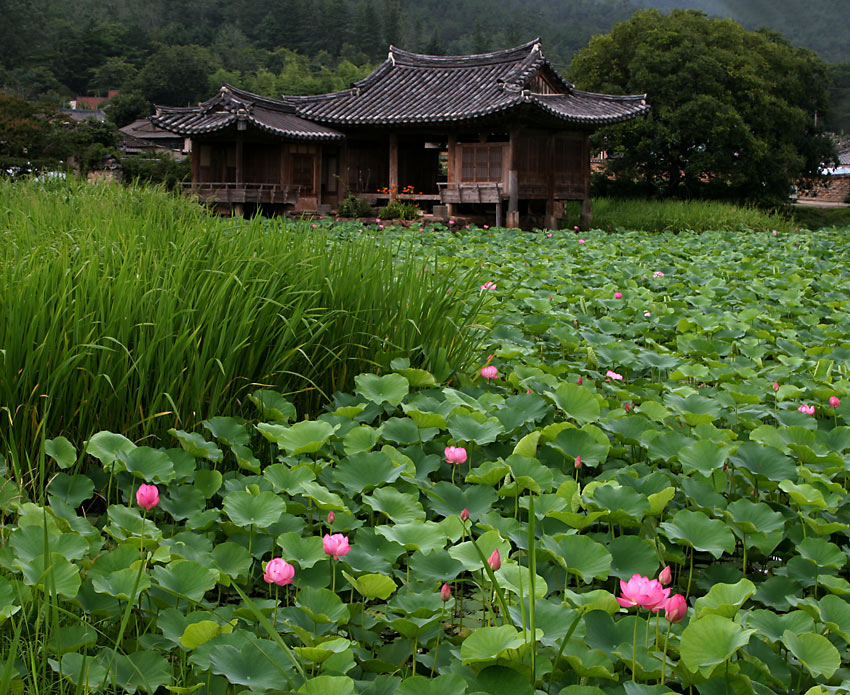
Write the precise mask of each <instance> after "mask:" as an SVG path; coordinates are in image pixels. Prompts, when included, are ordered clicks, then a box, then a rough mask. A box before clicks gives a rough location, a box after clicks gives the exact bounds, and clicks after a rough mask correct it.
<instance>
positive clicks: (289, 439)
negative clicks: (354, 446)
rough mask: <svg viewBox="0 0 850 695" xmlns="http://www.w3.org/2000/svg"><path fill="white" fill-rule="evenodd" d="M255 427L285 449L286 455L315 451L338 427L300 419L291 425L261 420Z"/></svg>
mask: <svg viewBox="0 0 850 695" xmlns="http://www.w3.org/2000/svg"><path fill="white" fill-rule="evenodd" d="M257 429H258V430H259V431H260V433H261V434H262V435H263V436H264V437H265V438H266V439H268V440H269V441H270V442H274V443H275V444H277V445H278V447H280V448H281V449H283V450H284V451H286V453H287V455H288V456H295V455H296V454H313V453H315V452H317V451H318V450H319V449H321V448H322V447H323V446H324V445H325V442H327V441H328V440H329V439H330V438H331V435H333V433H334V432H336V431H337V430H338V429H339V425H331V424H330V423H328V422H325V421H324V420H302V421H301V422H296V423H295V424H294V425H292V426H291V427H284V426H282V425H268V424H266V423H263V422H261V423H260V424H259V425H257Z"/></svg>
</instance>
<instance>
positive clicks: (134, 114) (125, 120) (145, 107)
mask: <svg viewBox="0 0 850 695" xmlns="http://www.w3.org/2000/svg"><path fill="white" fill-rule="evenodd" d="M103 110H104V112H105V113H106V118H107V119H108V120H109V121H110V122H111V123H114V124H115V126H116V127H117V128H123V127H124V126H125V125H129V124H130V123H132V122H133V121H135V120H138V119H139V118H144V117H145V116H148V115H150V113H151V105H150V102H149V101H148V100H147V99H145V97H144V95H143V94H142V93H141V92H135V91H130V92H121V93H120V94H116V95H115V96H114V97H112V98H111V99H110V100H109V101H107V102H106V103H104V105H103Z"/></svg>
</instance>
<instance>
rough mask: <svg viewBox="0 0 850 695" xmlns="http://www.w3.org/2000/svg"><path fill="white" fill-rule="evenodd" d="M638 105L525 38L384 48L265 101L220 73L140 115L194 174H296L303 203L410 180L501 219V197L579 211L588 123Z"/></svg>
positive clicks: (512, 215) (196, 177)
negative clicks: (210, 93)
mask: <svg viewBox="0 0 850 695" xmlns="http://www.w3.org/2000/svg"><path fill="white" fill-rule="evenodd" d="M648 111H649V106H648V105H647V104H646V101H645V95H631V96H615V95H607V94H594V93H590V92H583V91H580V90H577V89H576V88H575V87H574V86H573V85H571V84H570V83H568V82H567V81H566V80H565V79H564V78H563V77H562V76H561V75H560V74H558V72H557V70H556V69H555V68H554V67H553V66H552V64H551V63H549V61H548V60H547V59H546V57H545V56H544V55H543V52H542V50H541V47H540V42H539V40H537V39H535V40H534V41H529V42H528V43H525V44H523V45H522V46H517V47H515V48H510V49H507V50H503V51H496V52H493V53H485V54H477V55H467V56H431V55H422V54H417V53H411V52H408V51H404V50H401V49H399V48H396V47H394V46H391V47H390V50H389V54H388V56H387V59H386V60H385V61H384V62H383V63H382V64H381V65H380V66H379V67H378V68H377V69H376V70H375V71H374V72H373V73H372V74H371V75H369V76H367V77H366V78H364V79H362V80H360V81H358V82H355V83H353V84H352V85H351V87H350V88H349V89H347V90H344V91H341V92H334V93H331V94H320V95H315V96H286V95H284V96H283V97H282V98H281V99H270V98H268V97H261V96H258V95H256V94H251V93H250V92H245V91H244V90H240V89H238V88H237V87H234V86H231V85H223V86H222V88H221V91H220V92H219V94H218V95H216V96H215V97H213V98H212V99H210V100H208V101H206V102H203V103H201V104H200V105H199V106H198V107H195V108H182V109H180V108H164V107H161V108H159V109H158V111H157V115H156V116H154V117H152V120H153V122H154V123H155V124H156V125H157V126H158V127H161V128H165V129H167V130H170V131H172V132H174V133H178V134H181V135H185V136H188V137H191V138H192V139H193V141H197V145H196V146H195V147H193V150H194V153H193V182H194V183H195V184H200V183H205V184H210V185H212V184H221V185H222V186H224V185H225V184H227V185H228V186H231V187H232V186H234V185H237V184H239V185H243V186H249V185H252V184H255V183H268V184H276V185H278V186H281V187H289V188H288V190H291V188H292V187H293V186H297V187H298V189H297V190H296V194H297V197H298V203H297V205H298V206H299V207H300V209H306V210H309V209H318V208H319V206H320V205H330V206H331V208H332V207H334V206H335V205H336V204H337V203H338V202H339V200H341V198H342V197H343V196H344V195H346V194H347V193H349V192H353V193H355V194H357V195H360V196H361V197H366V198H367V199H370V200H372V201H377V200H380V199H381V196H382V195H384V196H386V193H384V194H382V193H381V191H386V190H389V191H391V194H392V195H395V194H396V192H397V191H400V190H403V189H407V190H410V189H413V190H414V191H416V192H418V193H417V194H416V196H415V197H416V199H417V200H418V201H419V202H420V203H424V204H430V203H442V204H444V205H447V206H448V210H447V212H448V213H449V214H452V213H453V212H461V213H462V212H464V210H465V209H466V208H467V207H468V206H473V207H480V205H481V204H487V205H489V206H493V205H495V206H496V217H497V222H500V221H501V217H502V211H503V207H504V206H505V205H507V222H508V224H509V225H512V226H515V225H518V224H519V221H520V215H521V214H523V215H527V216H528V217H529V219H535V218H544V217H545V220H544V221H545V224H546V225H547V226H555V225H556V224H557V217H559V216H560V213H561V211H562V207H563V203H564V201H567V200H579V201H582V221H583V222H584V223H588V222H589V220H590V207H589V205H590V202H589V199H590V190H589V189H590V152H589V140H588V138H589V135H590V133H591V132H592V131H593V130H594V129H596V128H598V127H601V126H604V125H608V124H610V123H617V122H621V121H625V120H628V119H631V118H634V117H636V116H639V115H641V114H644V113H646V112H648ZM249 150H250V152H249ZM441 153H442V160H441ZM443 162H445V163H444V164H443ZM311 172H312V178H311V177H310V173H311ZM234 195H236V196H237V197H238V196H240V195H242V193H241V192H240V193H236V194H234ZM224 197H225V198H226V197H227V196H226V195H225V196H224ZM219 200H220V198H219ZM259 202H266V201H264V200H260V201H259ZM453 208H454V209H453ZM470 209H472V208H470Z"/></svg>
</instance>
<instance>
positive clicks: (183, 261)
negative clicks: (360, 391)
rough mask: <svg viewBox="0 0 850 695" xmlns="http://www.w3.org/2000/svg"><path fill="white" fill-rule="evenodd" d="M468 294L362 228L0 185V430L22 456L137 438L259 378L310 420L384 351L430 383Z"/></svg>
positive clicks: (160, 195)
mask: <svg viewBox="0 0 850 695" xmlns="http://www.w3.org/2000/svg"><path fill="white" fill-rule="evenodd" d="M464 289H467V290H468V292H467V291H463V290H464ZM449 290H450V291H449ZM476 290H477V287H476V286H475V284H474V282H473V279H472V278H471V277H469V276H467V274H466V271H458V272H455V269H453V268H446V269H444V270H443V271H442V272H439V271H438V268H437V267H436V266H434V267H431V268H426V266H425V265H424V261H422V260H418V259H413V258H408V257H406V256H405V255H404V252H403V251H402V250H401V249H400V248H399V247H395V248H394V247H392V246H390V245H389V244H386V243H382V242H381V240H380V239H372V238H368V235H364V236H363V237H358V238H347V239H340V238H334V237H331V236H330V235H328V234H327V233H325V232H324V231H323V230H322V229H321V228H318V229H315V228H313V227H312V226H311V225H310V224H309V223H304V222H297V223H293V222H285V221H283V220H263V219H259V218H258V219H253V220H241V219H240V220H227V219H221V218H217V217H214V216H212V215H209V214H208V213H206V212H205V211H204V210H202V209H201V208H199V207H198V206H196V205H194V204H192V203H190V202H188V201H186V200H181V199H179V198H176V197H173V196H170V195H168V194H166V193H164V192H163V191H161V190H156V189H151V188H130V189H124V188H120V187H115V186H109V185H103V186H91V185H86V184H84V183H83V184H80V183H77V182H49V183H44V184H40V183H38V182H27V183H14V184H13V183H9V182H0V438H2V440H5V442H6V445H7V446H6V447H5V448H6V449H7V450H8V451H9V452H11V453H12V456H13V457H15V456H20V457H26V458H27V459H29V458H30V455H31V453H32V452H33V451H35V448H36V446H37V444H38V443H39V441H40V439H41V438H43V437H55V436H58V435H60V434H61V435H64V436H67V437H68V438H69V439H71V440H72V441H74V442H75V443H79V442H81V440H83V439H85V438H87V437H88V436H90V435H91V434H92V433H94V432H97V431H100V430H112V431H116V432H122V433H124V434H125V435H127V436H130V437H135V438H142V437H146V436H147V437H149V438H150V442H149V443H152V442H157V441H158V438H159V437H160V436H161V435H162V433H163V432H165V431H166V430H167V429H168V428H170V427H178V428H181V429H192V428H194V427H196V426H197V424H198V423H199V422H200V421H201V420H203V419H204V418H206V417H209V416H211V415H220V414H239V413H240V411H241V406H242V403H243V401H244V400H245V398H246V396H247V394H248V393H250V392H252V391H253V390H255V389H256V388H259V387H269V388H274V389H277V390H280V391H282V392H284V393H287V394H289V395H290V396H291V397H294V400H295V401H296V403H297V404H298V405H299V411H300V412H301V413H304V414H306V413H312V414H315V413H317V412H318V411H319V409H320V406H321V404H322V403H323V402H324V400H325V399H326V397H327V396H329V395H330V394H332V393H333V392H335V391H337V390H340V389H346V388H348V387H350V386H351V385H352V384H353V381H352V380H353V377H354V375H357V374H359V373H360V372H363V371H372V370H377V369H380V368H388V367H389V363H390V361H391V360H392V359H393V358H395V357H399V356H404V357H407V358H409V359H410V361H411V366H421V367H424V368H427V369H431V370H432V371H436V372H439V373H441V375H443V376H446V375H448V374H449V373H450V372H451V370H452V369H454V368H457V367H461V366H463V365H464V363H465V362H466V361H467V360H468V359H469V358H470V355H471V352H472V351H473V350H474V349H475V347H476V346H477V343H478V340H479V338H480V331H479V329H478V328H477V327H476V325H475V315H476V312H477V308H478V303H477V302H476V301H472V302H470V301H469V295H470V293H474V292H475V291H476Z"/></svg>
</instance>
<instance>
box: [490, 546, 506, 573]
mask: <svg viewBox="0 0 850 695" xmlns="http://www.w3.org/2000/svg"><path fill="white" fill-rule="evenodd" d="M487 564H488V565H490V569H491V570H493V571H494V572H495V571H496V570H498V569H499V568H500V567H501V566H502V556H501V555H499V549H498V548H496V549H495V550H494V551H493V552H492V553H490V558H489V559H488V560H487Z"/></svg>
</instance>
